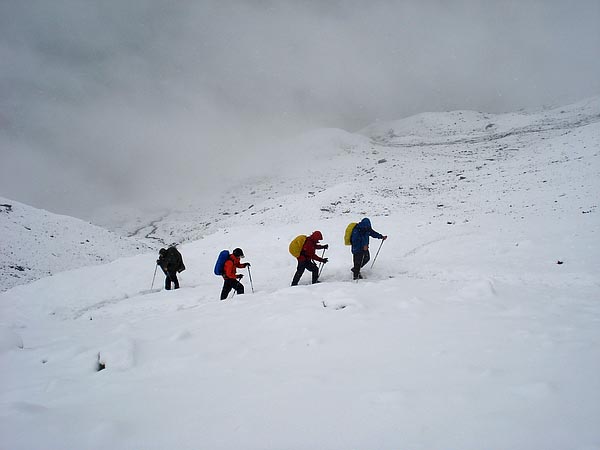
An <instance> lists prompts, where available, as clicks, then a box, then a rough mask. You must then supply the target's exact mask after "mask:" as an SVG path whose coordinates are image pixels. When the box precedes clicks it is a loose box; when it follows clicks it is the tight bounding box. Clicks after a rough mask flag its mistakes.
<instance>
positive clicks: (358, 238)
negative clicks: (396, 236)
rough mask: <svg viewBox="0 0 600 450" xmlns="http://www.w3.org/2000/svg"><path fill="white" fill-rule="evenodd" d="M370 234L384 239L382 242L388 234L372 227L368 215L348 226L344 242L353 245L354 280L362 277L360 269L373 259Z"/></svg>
mask: <svg viewBox="0 0 600 450" xmlns="http://www.w3.org/2000/svg"><path fill="white" fill-rule="evenodd" d="M369 236H370V237H373V238H376V239H382V242H381V243H382V244H383V241H385V240H386V239H387V236H384V235H383V234H381V233H378V232H377V231H375V230H373V228H371V221H370V220H369V219H368V218H366V217H365V218H364V219H363V220H361V221H360V222H359V223H351V224H349V225H348V227H347V228H346V234H345V235H344V244H346V245H351V246H352V262H353V266H352V269H350V270H351V271H352V275H353V276H352V278H353V279H354V280H359V279H362V275H361V274H360V269H361V268H362V267H364V266H365V265H366V264H367V263H368V262H369V260H370V259H371V255H370V254H369Z"/></svg>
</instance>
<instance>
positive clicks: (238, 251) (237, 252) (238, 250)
mask: <svg viewBox="0 0 600 450" xmlns="http://www.w3.org/2000/svg"><path fill="white" fill-rule="evenodd" d="M233 254H234V255H235V256H237V257H238V258H243V257H244V252H243V251H242V249H241V248H236V249H235V250H234V251H233Z"/></svg>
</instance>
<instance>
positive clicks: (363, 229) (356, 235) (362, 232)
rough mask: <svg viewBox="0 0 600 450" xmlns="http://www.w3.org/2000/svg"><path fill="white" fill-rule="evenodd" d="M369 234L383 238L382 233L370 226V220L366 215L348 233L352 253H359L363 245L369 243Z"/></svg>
mask: <svg viewBox="0 0 600 450" xmlns="http://www.w3.org/2000/svg"><path fill="white" fill-rule="evenodd" d="M369 236H371V237H374V238H377V239H383V235H382V234H380V233H378V232H377V231H375V230H373V228H371V221H370V220H369V219H367V218H366V217H365V218H364V219H363V220H361V221H360V222H359V223H357V224H356V226H355V227H354V230H352V234H351V235H350V242H351V243H352V253H353V254H354V253H360V252H362V251H363V250H364V248H365V245H366V246H368V245H369Z"/></svg>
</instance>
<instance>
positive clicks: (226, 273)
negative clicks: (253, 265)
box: [223, 253, 246, 280]
mask: <svg viewBox="0 0 600 450" xmlns="http://www.w3.org/2000/svg"><path fill="white" fill-rule="evenodd" d="M244 267H246V263H243V264H242V263H241V262H240V258H238V257H237V256H235V255H234V254H233V253H232V254H231V255H229V259H228V260H227V261H225V265H224V266H223V278H230V279H234V280H235V279H236V278H237V276H236V273H235V269H236V268H240V269H243V268H244Z"/></svg>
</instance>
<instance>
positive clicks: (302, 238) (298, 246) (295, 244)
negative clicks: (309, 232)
mask: <svg viewBox="0 0 600 450" xmlns="http://www.w3.org/2000/svg"><path fill="white" fill-rule="evenodd" d="M304 242H306V235H304V234H301V235H299V236H296V237H295V238H294V240H293V241H292V242H290V246H289V250H290V253H291V254H292V256H293V257H294V258H297V257H298V256H300V252H302V247H304Z"/></svg>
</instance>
